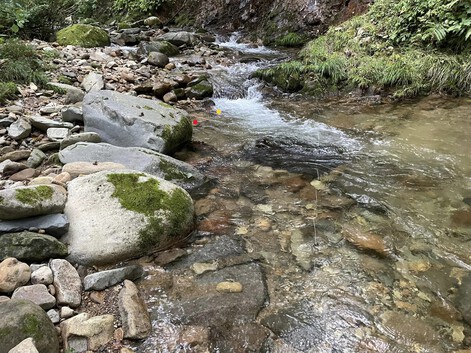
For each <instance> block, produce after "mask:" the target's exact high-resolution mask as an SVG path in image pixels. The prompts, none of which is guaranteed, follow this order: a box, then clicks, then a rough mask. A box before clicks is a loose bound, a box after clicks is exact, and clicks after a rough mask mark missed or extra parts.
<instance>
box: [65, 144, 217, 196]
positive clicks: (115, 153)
mask: <svg viewBox="0 0 471 353" xmlns="http://www.w3.org/2000/svg"><path fill="white" fill-rule="evenodd" d="M59 159H60V161H61V163H64V164H66V163H72V162H90V163H95V162H98V164H100V162H114V163H119V164H122V165H125V166H126V167H127V168H128V169H133V170H139V171H142V172H145V173H149V174H152V175H155V176H158V177H160V178H163V179H165V180H168V181H171V182H172V183H174V184H176V185H178V186H180V187H182V188H183V189H185V190H186V191H188V192H189V193H190V194H192V193H193V192H195V191H196V190H198V189H200V188H202V187H203V186H204V185H206V184H208V179H207V178H206V177H205V176H204V175H203V174H202V173H200V172H199V171H198V170H197V169H196V168H194V167H193V166H191V165H189V164H187V163H184V162H182V161H179V160H177V159H175V158H172V157H169V156H167V155H164V154H162V153H158V152H155V151H152V150H149V149H147V148H142V147H118V146H113V145H110V144H108V143H84V142H79V143H76V144H75V145H73V146H70V147H67V148H65V149H63V150H62V151H60V152H59Z"/></svg>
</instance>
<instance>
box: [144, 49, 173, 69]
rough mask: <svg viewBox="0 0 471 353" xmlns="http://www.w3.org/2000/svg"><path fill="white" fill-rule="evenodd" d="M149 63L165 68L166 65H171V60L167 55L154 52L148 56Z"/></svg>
mask: <svg viewBox="0 0 471 353" xmlns="http://www.w3.org/2000/svg"><path fill="white" fill-rule="evenodd" d="M147 62H148V63H149V64H151V65H154V66H157V67H160V68H164V67H165V65H167V64H168V63H169V60H168V56H167V55H165V54H163V53H160V52H157V51H153V52H150V53H149V55H148V56H147Z"/></svg>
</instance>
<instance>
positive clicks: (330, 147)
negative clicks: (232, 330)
mask: <svg viewBox="0 0 471 353" xmlns="http://www.w3.org/2000/svg"><path fill="white" fill-rule="evenodd" d="M220 45H221V46H223V47H225V48H227V50H232V51H235V52H238V53H237V55H238V57H239V58H247V57H250V58H251V59H250V60H242V62H241V61H240V60H236V63H235V64H233V65H230V66H218V65H217V64H214V65H213V68H212V70H210V75H211V80H212V82H213V83H214V86H215V89H216V92H215V98H213V100H212V101H213V102H214V105H211V106H209V107H208V106H206V107H205V108H201V109H199V110H197V111H196V112H195V116H198V120H199V124H198V126H196V127H195V129H194V137H193V140H194V141H196V142H197V143H199V144H201V145H202V146H203V147H201V149H202V151H201V150H197V151H196V152H193V154H191V156H188V155H186V157H185V156H184V157H182V158H183V159H185V158H186V159H187V161H189V162H191V161H196V162H195V164H196V165H197V166H199V167H200V168H201V169H202V170H204V171H205V172H206V173H208V175H210V176H212V177H213V178H215V180H216V184H215V187H214V189H213V190H211V192H210V193H209V195H208V196H206V197H205V198H203V199H202V200H198V201H197V205H198V203H199V204H200V205H206V206H207V208H208V209H209V211H205V212H203V211H201V212H200V214H199V215H198V222H199V223H198V230H199V232H200V233H201V234H202V235H205V236H207V237H214V236H222V235H230V236H234V237H237V238H239V239H240V240H241V241H242V243H243V245H244V248H245V251H246V252H247V253H249V254H257V255H259V256H260V258H261V260H260V263H261V266H262V269H263V274H264V278H265V281H266V290H267V300H266V302H265V304H264V307H263V309H262V310H261V311H260V312H259V313H258V315H257V316H256V317H255V318H254V320H253V322H254V323H256V324H258V325H260V326H261V327H264V328H268V329H269V335H268V338H267V339H266V342H265V343H264V344H262V345H260V347H262V348H257V349H258V351H259V352H260V351H261V352H280V353H282V352H286V353H288V352H452V351H455V350H459V349H463V348H465V347H467V346H468V345H470V344H471V332H470V331H471V330H470V328H469V326H467V324H466V323H464V321H463V319H462V317H461V314H460V312H459V310H458V309H457V308H456V305H455V303H456V302H457V300H458V298H457V296H458V295H459V294H457V288H458V287H459V285H460V283H461V279H462V278H463V277H464V276H465V275H466V274H467V273H468V272H469V271H470V270H471V242H470V239H471V139H470V138H469V136H470V135H471V119H470V112H471V101H470V100H467V99H450V98H440V97H429V98H424V99H421V100H418V101H414V102H402V103H398V104H380V105H364V104H362V103H339V102H336V103H332V102H326V101H324V102H323V101H319V100H314V99H309V98H306V97H301V96H293V95H290V96H277V97H276V98H270V97H271V96H270V95H268V96H266V95H265V94H264V92H265V88H264V86H263V84H262V83H261V82H259V81H257V80H254V79H250V75H251V73H252V72H253V71H254V70H256V69H257V68H259V67H266V66H268V65H271V63H273V61H274V60H275V61H276V60H279V59H280V58H281V57H283V54H280V53H276V52H273V51H271V50H268V49H266V48H263V47H253V46H248V45H245V44H239V43H237V42H236V41H235V39H234V38H232V39H231V40H229V41H221V42H220ZM243 62H244V63H243ZM219 110H220V111H219ZM208 150H209V151H214V152H211V153H208V152H207V151H208ZM208 205H209V206H208ZM197 208H198V207H197ZM161 295H162V296H161V297H160V298H158V299H155V298H154V299H155V300H154V301H152V300H150V301H149V303H150V304H151V305H152V304H153V305H156V306H158V309H155V310H157V311H159V310H160V314H159V315H157V317H158V318H159V320H160V321H159V320H156V321H155V322H154V325H156V327H160V326H159V325H161V324H162V322H164V321H165V320H167V321H165V322H166V323H167V325H166V326H165V325H164V326H165V327H166V330H167V331H165V330H164V331H162V335H163V336H165V335H164V333H165V332H168V330H169V328H168V327H169V326H168V324H169V323H170V322H172V320H173V319H174V318H173V317H172V316H168V315H165V314H163V313H162V312H163V311H165V310H166V309H165V308H166V305H168V306H171V300H169V301H168V302H167V301H166V300H167V299H166V296H165V295H163V294H161ZM470 300H471V298H470ZM156 303H159V304H156ZM163 318H165V320H164V319H163ZM170 331H172V330H170ZM241 332H243V333H240V334H239V336H238V337H237V339H238V340H240V341H241V342H242V341H244V340H245V341H247V344H246V345H241V347H242V348H241V349H239V350H236V349H235V348H227V347H224V344H221V343H214V344H212V346H211V349H210V351H211V352H221V353H222V352H230V351H233V352H255V351H257V350H256V349H255V348H253V347H254V344H252V345H251V344H250V342H249V341H250V339H249V338H250V337H251V336H250V334H249V333H247V332H246V331H241ZM163 336H160V338H156V337H154V338H153V340H150V341H148V342H147V343H145V344H144V345H143V347H147V348H142V349H143V350H142V351H143V352H144V351H145V352H150V351H155V352H160V351H162V352H164V351H166V350H165V349H163V348H155V347H158V345H159V344H161V345H162V346H163V343H162V342H163V341H165V338H162V337H163ZM169 337H170V338H168V340H172V338H171V335H170V336H169ZM159 340H160V341H159ZM157 341H159V342H160V343H156V342H157ZM216 341H217V340H216ZM267 342H268V343H267ZM150 347H154V348H150ZM229 347H234V346H230V345H229ZM244 347H245V348H244ZM185 349H186V350H183V348H182V350H180V351H181V352H183V351H188V352H191V351H192V350H191V347H186V348H185ZM167 351H172V350H170V349H168V350H167ZM173 351H178V350H176V349H174V350H173Z"/></svg>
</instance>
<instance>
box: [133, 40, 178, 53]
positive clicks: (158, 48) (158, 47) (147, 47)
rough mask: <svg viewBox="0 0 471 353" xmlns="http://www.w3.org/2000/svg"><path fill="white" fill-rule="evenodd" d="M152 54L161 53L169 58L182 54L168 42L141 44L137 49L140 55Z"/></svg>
mask: <svg viewBox="0 0 471 353" xmlns="http://www.w3.org/2000/svg"><path fill="white" fill-rule="evenodd" d="M151 52H159V53H162V54H165V55H167V56H175V55H178V54H179V53H180V51H179V50H178V48H177V47H176V46H175V45H173V44H172V43H170V42H167V41H153V42H144V41H143V42H140V43H139V47H138V49H137V54H138V55H148V54H149V53H151Z"/></svg>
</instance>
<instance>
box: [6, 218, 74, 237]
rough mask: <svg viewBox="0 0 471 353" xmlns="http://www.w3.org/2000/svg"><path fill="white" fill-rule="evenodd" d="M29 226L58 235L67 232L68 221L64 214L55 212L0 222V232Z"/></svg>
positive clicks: (29, 227)
mask: <svg viewBox="0 0 471 353" xmlns="http://www.w3.org/2000/svg"><path fill="white" fill-rule="evenodd" d="M31 228H35V229H42V230H44V231H45V232H46V234H49V235H52V236H54V237H60V236H62V235H64V234H65V233H67V230H68V229H69V221H68V219H67V216H66V215H65V214H63V213H55V214H49V215H44V216H36V217H29V218H22V219H19V220H11V221H1V222H0V234H5V233H16V232H21V231H23V230H29V229H31Z"/></svg>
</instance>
